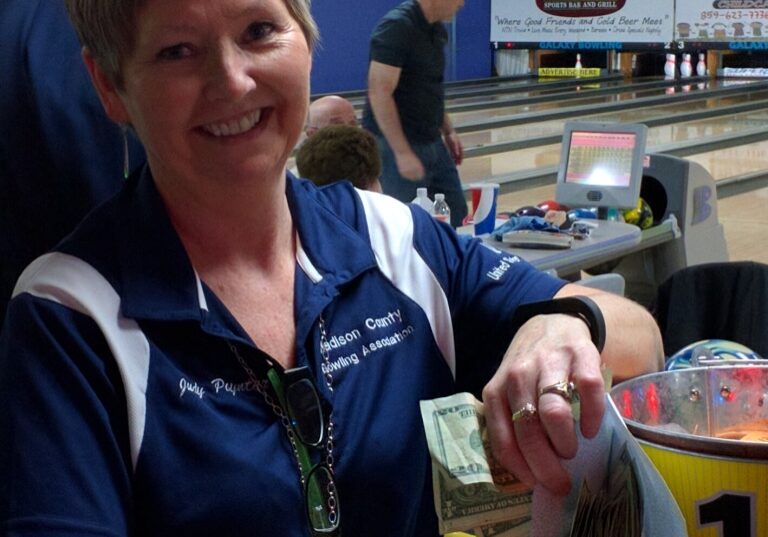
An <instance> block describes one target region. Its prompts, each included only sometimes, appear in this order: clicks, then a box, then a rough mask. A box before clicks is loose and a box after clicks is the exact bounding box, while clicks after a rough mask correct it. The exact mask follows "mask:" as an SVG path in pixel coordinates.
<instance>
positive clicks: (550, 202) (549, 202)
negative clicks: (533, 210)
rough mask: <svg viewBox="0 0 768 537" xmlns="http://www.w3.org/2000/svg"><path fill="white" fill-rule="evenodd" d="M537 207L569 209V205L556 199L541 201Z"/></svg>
mask: <svg viewBox="0 0 768 537" xmlns="http://www.w3.org/2000/svg"><path fill="white" fill-rule="evenodd" d="M536 207H538V208H539V209H541V210H543V211H544V212H546V211H567V210H568V207H566V206H565V205H563V204H562V203H558V202H556V201H555V200H544V201H542V202H541V203H537V204H536Z"/></svg>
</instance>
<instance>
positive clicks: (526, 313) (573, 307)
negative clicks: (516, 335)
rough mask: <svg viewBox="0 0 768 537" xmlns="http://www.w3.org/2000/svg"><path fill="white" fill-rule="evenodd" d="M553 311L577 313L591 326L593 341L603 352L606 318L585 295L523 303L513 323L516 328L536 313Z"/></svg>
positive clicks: (590, 331)
mask: <svg viewBox="0 0 768 537" xmlns="http://www.w3.org/2000/svg"><path fill="white" fill-rule="evenodd" d="M552 313H565V314H568V315H576V316H577V317H579V318H580V319H581V320H582V321H584V322H585V323H586V324H587V327H589V335H590V337H591V338H592V343H594V345H595V347H597V352H603V347H604V346H605V319H603V313H602V312H601V311H600V308H599V307H598V305H597V304H595V302H594V301H593V300H592V299H591V298H587V297H585V296H567V297H563V298H554V299H552V300H544V301H542V302H531V303H529V304H522V305H521V306H518V308H517V310H515V314H514V315H513V316H512V325H513V326H514V328H515V330H517V329H518V328H520V326H522V324H523V323H524V322H525V321H527V320H528V319H530V318H531V317H534V316H536V315H549V314H552Z"/></svg>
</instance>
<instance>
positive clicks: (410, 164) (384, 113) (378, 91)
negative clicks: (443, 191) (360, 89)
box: [368, 61, 424, 181]
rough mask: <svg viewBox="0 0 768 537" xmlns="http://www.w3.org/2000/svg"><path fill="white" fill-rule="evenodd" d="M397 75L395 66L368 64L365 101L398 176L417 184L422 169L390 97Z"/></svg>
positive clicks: (391, 96)
mask: <svg viewBox="0 0 768 537" xmlns="http://www.w3.org/2000/svg"><path fill="white" fill-rule="evenodd" d="M400 72H401V69H400V68H399V67H394V66H392V65H387V64H384V63H379V62H377V61H371V64H370V66H369V69H368V99H369V101H370V103H371V109H372V110H373V115H374V117H375V118H376V123H378V125H379V129H380V130H381V132H382V134H383V135H384V138H386V140H387V143H388V144H389V147H391V148H392V151H393V153H394V154H395V160H396V162H397V169H398V171H399V172H400V175H402V176H403V177H405V178H406V179H411V180H413V181H418V180H420V179H421V178H422V177H424V166H423V165H422V163H421V160H419V157H417V156H416V153H414V152H413V149H412V148H411V145H410V144H409V143H408V140H407V139H406V137H405V133H404V132H403V126H402V124H401V123H400V115H399V114H398V111H397V105H396V104H395V98H394V93H395V88H397V83H398V82H399V81H400Z"/></svg>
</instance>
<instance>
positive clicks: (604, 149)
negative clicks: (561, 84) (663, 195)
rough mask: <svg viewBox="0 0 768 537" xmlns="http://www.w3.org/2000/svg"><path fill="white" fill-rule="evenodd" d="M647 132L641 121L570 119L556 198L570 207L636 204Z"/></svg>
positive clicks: (564, 135) (565, 137) (629, 205)
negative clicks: (575, 120)
mask: <svg viewBox="0 0 768 537" xmlns="http://www.w3.org/2000/svg"><path fill="white" fill-rule="evenodd" d="M646 135H647V127H646V126H645V125H639V124H621V123H586V122H569V123H566V125H565V129H564V133H563V146H562V153H561V158H560V166H559V169H558V174H557V186H556V191H555V199H556V200H557V201H558V202H559V203H562V204H564V205H568V206H570V207H617V208H626V207H634V206H635V204H636V203H637V198H638V196H639V195H640V183H641V181H642V170H643V156H644V153H645V140H646Z"/></svg>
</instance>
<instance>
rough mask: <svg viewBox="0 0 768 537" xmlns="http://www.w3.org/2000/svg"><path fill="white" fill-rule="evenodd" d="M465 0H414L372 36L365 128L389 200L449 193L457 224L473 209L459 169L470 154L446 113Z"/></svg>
mask: <svg viewBox="0 0 768 537" xmlns="http://www.w3.org/2000/svg"><path fill="white" fill-rule="evenodd" d="M463 5H464V1H463V0H408V1H406V2H403V3H402V4H400V5H399V6H398V7H396V8H394V9H393V10H391V11H390V12H389V13H387V15H385V16H384V18H383V19H382V20H381V21H380V22H379V24H378V25H377V26H376V28H375V29H374V31H373V34H372V36H371V50H370V66H369V71H368V102H367V103H366V108H365V114H364V118H363V125H364V127H365V128H367V129H369V130H370V131H371V132H373V133H374V134H375V135H376V138H377V141H378V144H379V149H380V151H381V157H382V176H381V185H382V188H383V189H384V192H385V193H386V194H389V195H391V196H393V197H395V198H397V199H399V200H401V201H404V202H410V201H411V200H412V199H413V198H414V197H415V196H416V189H417V188H418V187H427V189H428V191H429V194H430V195H431V196H434V194H435V193H437V192H442V193H444V194H445V199H446V201H447V202H448V205H449V206H450V208H451V224H452V225H453V226H459V225H461V222H462V220H463V219H464V217H465V216H466V214H467V204H466V201H465V199H464V194H463V192H462V188H461V180H460V179H459V174H458V171H457V169H456V166H457V165H459V164H461V161H462V159H463V156H464V149H463V147H462V144H461V141H460V140H459V137H458V135H457V134H456V131H455V130H454V129H453V125H452V124H451V121H450V119H449V118H448V115H447V114H446V113H445V98H444V89H443V72H444V69H445V54H444V47H445V44H446V42H447V40H448V33H447V31H446V29H445V27H444V25H443V23H442V21H445V20H450V19H451V18H452V17H453V16H454V15H455V14H456V12H457V11H458V10H459V9H460V8H461V7H462V6H463Z"/></svg>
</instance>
